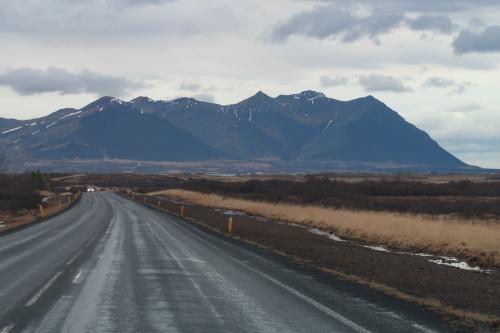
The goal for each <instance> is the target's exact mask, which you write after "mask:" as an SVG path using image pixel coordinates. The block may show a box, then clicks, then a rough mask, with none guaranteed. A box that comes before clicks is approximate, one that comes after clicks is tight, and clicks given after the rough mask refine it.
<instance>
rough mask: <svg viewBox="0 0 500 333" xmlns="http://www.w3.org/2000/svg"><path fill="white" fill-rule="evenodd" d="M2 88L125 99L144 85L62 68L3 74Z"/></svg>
mask: <svg viewBox="0 0 500 333" xmlns="http://www.w3.org/2000/svg"><path fill="white" fill-rule="evenodd" d="M0 85H3V86H7V87H9V88H10V89H12V90H13V91H15V92H16V93H17V94H19V95H35V94H41V93H48V92H55V93H59V94H61V95H65V94H83V93H90V94H97V95H112V96H123V95H126V94H128V93H129V92H131V91H133V90H134V89H138V88H142V87H144V86H145V85H144V84H143V83H141V82H135V81H132V80H128V79H126V78H123V77H116V76H106V75H102V74H98V73H94V72H91V71H88V70H84V71H82V72H80V73H71V72H68V71H66V70H65V69H62V68H56V67H50V68H47V69H46V70H42V69H35V68H17V69H12V70H9V71H6V72H4V73H0Z"/></svg>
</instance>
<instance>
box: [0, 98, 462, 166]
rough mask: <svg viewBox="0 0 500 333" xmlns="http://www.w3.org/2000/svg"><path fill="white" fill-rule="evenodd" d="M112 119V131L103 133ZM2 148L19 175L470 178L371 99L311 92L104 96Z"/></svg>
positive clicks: (2, 123)
mask: <svg viewBox="0 0 500 333" xmlns="http://www.w3.org/2000/svg"><path fill="white" fill-rule="evenodd" d="M126 112H128V113H126ZM99 114H107V115H109V119H108V118H106V117H104V116H99ZM127 117H128V118H130V119H132V118H133V119H134V122H135V123H134V124H135V125H136V126H135V127H134V126H132V125H133V124H132V123H131V122H130V119H129V120H127V121H126V120H124V119H125V118H127ZM122 118H123V119H122ZM128 118H127V119H128ZM103 119H106V121H107V124H108V125H107V128H103V127H100V126H98V125H97V123H98V122H100V121H103ZM146 124H147V125H146ZM17 127H19V128H17ZM92 131H94V132H92ZM82 133H86V134H85V135H83V134H82ZM138 138H142V139H141V140H138ZM139 141H140V142H141V143H140V144H136V142H139ZM0 144H1V145H3V146H4V147H7V152H8V155H9V156H10V163H11V165H14V166H15V168H16V169H22V168H24V167H26V166H31V165H34V164H36V162H37V161H46V163H48V164H51V162H50V161H52V160H53V161H56V160H57V161H70V160H71V161H72V163H74V162H75V161H78V160H115V159H116V160H127V161H134V160H137V161H156V162H159V161H163V162H174V161H175V162H183V161H184V162H187V161H215V160H224V159H225V160H233V161H249V162H252V161H253V162H255V161H266V160H267V161H279V163H278V164H279V165H281V166H285V167H284V168H288V165H286V164H287V163H288V164H290V166H292V165H297V168H298V170H299V171H300V168H301V167H300V165H304V164H305V163H308V162H309V163H310V164H311V166H313V165H322V166H324V165H328V163H330V164H331V165H332V168H335V165H339V163H340V164H341V165H348V164H349V163H350V164H352V165H359V164H360V163H361V164H363V165H372V164H374V165H393V166H394V169H397V168H398V166H399V167H401V169H404V168H417V169H422V170H427V171H434V170H444V169H446V170H453V169H457V170H460V169H469V168H471V167H470V166H468V165H467V164H465V163H464V162H462V161H460V160H459V159H457V158H456V157H455V156H453V155H452V154H450V153H449V152H447V151H446V150H444V149H443V148H442V147H441V146H439V144H438V143H437V142H436V141H434V140H433V139H432V138H431V137H430V136H429V135H428V134H427V133H425V132H424V131H422V130H420V129H418V128H417V127H415V126H414V125H412V124H410V123H409V122H407V121H406V120H405V119H404V118H403V117H401V116H400V115H399V114H398V113H397V112H396V111H394V110H392V109H390V108H389V107H388V106H387V105H385V104H384V103H383V102H381V101H379V100H378V99H376V98H375V97H373V96H371V95H369V96H365V97H361V98H357V99H353V100H350V101H340V100H336V99H332V98H329V97H327V96H325V95H324V94H323V93H321V92H316V91H312V90H306V91H303V92H300V93H297V94H290V95H279V96H277V97H271V96H268V95H266V94H265V93H263V92H262V91H259V92H257V93H256V94H255V95H253V96H250V97H248V98H246V99H244V100H242V101H241V102H238V103H234V104H228V105H219V104H216V103H210V102H203V101H198V100H196V99H194V98H188V97H181V98H177V99H174V100H171V101H164V100H153V99H150V98H148V97H145V96H139V97H136V98H134V99H131V100H130V101H123V100H120V99H117V98H114V97H111V96H105V97H101V98H99V99H97V100H95V101H93V102H91V103H89V104H88V105H86V106H84V107H83V108H80V109H73V108H65V109H60V110H57V111H55V112H53V113H51V114H49V115H47V116H45V117H40V118H36V119H30V120H13V119H9V120H6V119H2V118H0ZM119 146H125V148H121V147H119ZM167 147H168V149H167ZM146 151H148V152H149V153H147V154H145V152H146ZM49 152H50V153H49ZM325 163H326V164H325ZM52 164H54V163H52ZM282 168H283V167H282ZM353 169H354V170H356V167H353ZM278 170H279V167H278ZM312 170H314V167H312Z"/></svg>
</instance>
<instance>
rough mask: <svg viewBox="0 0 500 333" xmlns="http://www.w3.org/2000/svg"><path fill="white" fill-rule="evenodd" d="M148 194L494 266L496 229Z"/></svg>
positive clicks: (186, 194)
mask: <svg viewBox="0 0 500 333" xmlns="http://www.w3.org/2000/svg"><path fill="white" fill-rule="evenodd" d="M150 194H151V195H159V194H162V195H165V196H167V197H170V198H175V199H178V200H184V201H188V202H193V203H196V204H201V205H205V206H209V207H214V208H215V207H217V208H225V209H232V210H240V211H244V212H246V213H248V214H251V215H260V216H264V217H267V218H271V219H279V220H285V221H289V222H293V223H297V224H303V225H308V226H314V227H317V228H320V229H323V230H326V231H330V230H331V231H334V232H335V233H336V234H337V235H338V236H339V237H344V238H349V239H356V240H362V241H366V242H369V243H375V244H382V245H386V246H389V247H393V248H399V249H411V250H420V251H427V252H431V253H436V254H451V255H456V256H459V257H462V258H464V259H467V260H468V261H469V262H470V263H474V264H481V265H484V266H492V265H495V266H497V265H500V225H499V224H487V223H474V222H473V221H472V220H469V221H468V220H457V221H450V220H447V221H444V220H439V219H438V220H436V219H431V218H426V217H423V218H421V217H420V216H415V215H401V214H395V213H388V212H366V211H350V210H342V209H332V208H324V207H318V206H302V205H291V204H279V203H268V202H259V201H251V200H243V199H234V198H228V197H222V196H219V195H215V194H203V193H198V192H191V191H185V190H176V189H172V190H166V191H160V192H154V193H150Z"/></svg>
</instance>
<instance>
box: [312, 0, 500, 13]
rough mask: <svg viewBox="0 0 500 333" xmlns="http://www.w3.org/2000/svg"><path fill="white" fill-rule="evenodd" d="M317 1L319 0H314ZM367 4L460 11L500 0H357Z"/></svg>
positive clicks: (334, 1) (421, 10)
mask: <svg viewBox="0 0 500 333" xmlns="http://www.w3.org/2000/svg"><path fill="white" fill-rule="evenodd" d="M314 1H317V0H314ZM319 1H320V2H323V3H325V4H341V5H344V4H345V3H348V1H344V0H319ZM356 2H357V3H360V4H365V5H374V4H376V5H377V6H379V7H384V8H387V10H390V11H392V12H419V13H458V12H464V11H467V10H470V9H477V8H481V7H482V8H488V7H491V8H500V3H499V2H498V0H474V1H470V0H418V1H415V0H377V1H373V0H357V1H356Z"/></svg>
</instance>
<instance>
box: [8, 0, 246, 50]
mask: <svg viewBox="0 0 500 333" xmlns="http://www.w3.org/2000/svg"><path fill="white" fill-rule="evenodd" d="M0 3H1V5H0V33H7V34H10V35H12V36H14V37H16V38H20V37H27V38H33V39H35V40H36V41H40V42H48V43H49V44H59V43H64V45H67V44H75V43H77V44H82V43H92V45H95V44H99V43H101V42H105V43H106V45H109V44H116V43H127V44H130V43H131V41H132V42H135V41H137V42H143V39H141V37H147V38H154V37H164V36H172V35H174V36H175V35H177V36H187V35H195V34H207V33H218V32H227V31H235V30H237V29H238V28H239V27H240V26H241V21H242V18H241V17H237V15H236V14H235V13H233V11H231V10H230V8H226V7H223V6H216V5H213V4H210V3H207V4H203V5H197V6H194V5H193V4H192V3H191V2H189V1H177V0H88V1H81V0H45V1H42V2H41V1H39V0H25V1H22V2H20V1H17V0H1V1H0Z"/></svg>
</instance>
